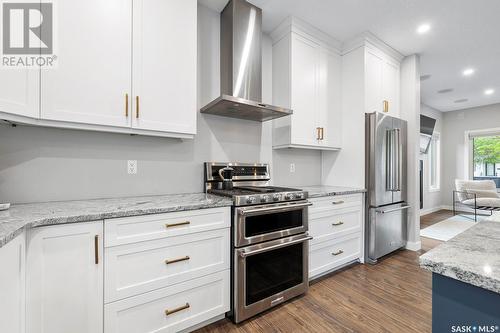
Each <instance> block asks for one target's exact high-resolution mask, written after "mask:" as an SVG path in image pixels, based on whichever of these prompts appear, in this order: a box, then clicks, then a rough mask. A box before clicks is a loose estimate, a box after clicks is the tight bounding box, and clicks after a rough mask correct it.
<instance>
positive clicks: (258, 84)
mask: <svg viewBox="0 0 500 333" xmlns="http://www.w3.org/2000/svg"><path fill="white" fill-rule="evenodd" d="M220 27H221V32H220V38H221V41H220V68H221V73H220V90H221V96H219V97H218V98H216V99H215V100H213V101H212V102H210V103H209V104H207V105H206V106H204V107H203V108H202V109H201V110H200V111H201V113H208V114H215V115H219V116H224V117H232V118H240V119H246V120H254V121H266V120H271V119H275V118H279V117H283V116H288V115H291V114H292V110H290V109H286V108H282V107H278V106H273V105H267V104H263V103H261V101H262V46H261V39H262V10H261V9H260V8H258V7H255V6H254V5H252V4H250V3H248V2H246V1H245V0H230V1H229V3H228V4H227V5H226V7H225V8H224V10H223V11H222V13H221V20H220Z"/></svg>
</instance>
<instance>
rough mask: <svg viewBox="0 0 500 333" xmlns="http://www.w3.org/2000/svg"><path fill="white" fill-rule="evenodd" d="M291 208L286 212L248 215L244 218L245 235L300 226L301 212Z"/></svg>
mask: <svg viewBox="0 0 500 333" xmlns="http://www.w3.org/2000/svg"><path fill="white" fill-rule="evenodd" d="M303 211H304V210H302V209H298V210H291V211H287V212H280V213H273V214H263V215H255V216H248V217H247V218H246V219H245V237H252V236H257V235H261V234H267V233H270V232H273V231H280V230H285V229H290V228H296V227H301V226H302V223H303V221H302V212H303Z"/></svg>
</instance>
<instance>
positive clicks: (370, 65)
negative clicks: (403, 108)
mask: <svg viewBox="0 0 500 333" xmlns="http://www.w3.org/2000/svg"><path fill="white" fill-rule="evenodd" d="M383 63H384V59H383V58H382V56H381V55H378V54H376V53H374V52H372V51H371V50H369V49H367V50H366V53H365V80H366V81H365V98H366V101H365V103H366V104H365V105H366V109H365V111H366V112H369V113H371V112H375V111H377V112H382V107H383V97H382V96H383V94H382V75H383Z"/></svg>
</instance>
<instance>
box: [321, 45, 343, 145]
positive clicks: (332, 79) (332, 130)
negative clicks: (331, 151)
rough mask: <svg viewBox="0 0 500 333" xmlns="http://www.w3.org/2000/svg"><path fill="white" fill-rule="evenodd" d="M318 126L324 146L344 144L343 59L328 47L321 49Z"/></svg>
mask: <svg viewBox="0 0 500 333" xmlns="http://www.w3.org/2000/svg"><path fill="white" fill-rule="evenodd" d="M319 64H320V65H319V71H318V78H319V100H318V102H319V108H318V127H321V128H322V140H320V141H319V144H320V145H321V146H323V147H331V148H340V147H341V145H342V132H341V130H342V113H341V111H342V110H341V82H342V81H341V59H340V55H338V54H334V53H332V52H331V51H328V50H326V49H321V51H320V61H319Z"/></svg>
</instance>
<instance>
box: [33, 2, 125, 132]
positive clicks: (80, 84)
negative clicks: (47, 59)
mask: <svg viewBox="0 0 500 333" xmlns="http://www.w3.org/2000/svg"><path fill="white" fill-rule="evenodd" d="M56 10H57V13H58V15H57V17H58V20H57V28H56V36H55V38H56V42H57V46H56V47H57V49H56V50H55V53H56V55H57V67H56V68H53V69H42V74H41V75H42V77H41V117H42V119H50V120H60V121H67V122H76V123H86V124H97V125H108V126H120V127H129V126H130V118H131V116H130V110H129V116H128V117H127V116H126V110H125V108H126V100H125V98H126V94H129V98H130V93H131V75H132V74H131V70H132V60H131V47H132V45H131V44H132V35H131V34H132V30H131V29H132V19H131V17H132V0H106V1H102V0H86V1H80V0H64V1H59V2H58V3H57V6H56ZM129 106H130V105H129Z"/></svg>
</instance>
